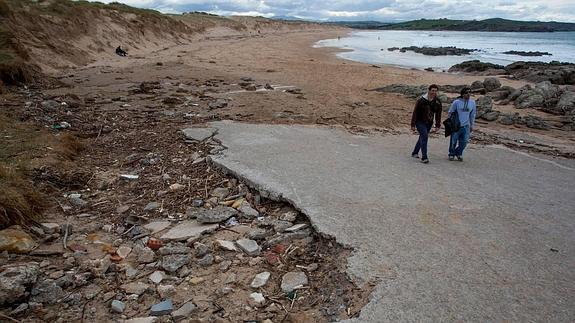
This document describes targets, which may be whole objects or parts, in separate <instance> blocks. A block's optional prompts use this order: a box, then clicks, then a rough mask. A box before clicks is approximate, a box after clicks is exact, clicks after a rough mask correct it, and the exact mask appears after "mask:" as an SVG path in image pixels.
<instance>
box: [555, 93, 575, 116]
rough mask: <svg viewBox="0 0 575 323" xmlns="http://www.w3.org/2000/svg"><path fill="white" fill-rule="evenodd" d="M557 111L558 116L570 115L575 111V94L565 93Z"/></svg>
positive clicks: (560, 99)
mask: <svg viewBox="0 0 575 323" xmlns="http://www.w3.org/2000/svg"><path fill="white" fill-rule="evenodd" d="M555 110H556V111H557V113H558V114H569V113H570V112H571V111H575V92H571V91H565V92H563V94H562V95H561V97H560V98H559V102H558V103H557V106H556V108H555Z"/></svg>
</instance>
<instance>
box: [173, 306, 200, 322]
mask: <svg viewBox="0 0 575 323" xmlns="http://www.w3.org/2000/svg"><path fill="white" fill-rule="evenodd" d="M197 309H198V307H197V306H196V305H195V304H194V303H192V302H187V303H185V304H184V305H182V306H181V307H180V308H179V309H178V310H177V311H174V313H172V318H173V319H174V321H176V322H179V321H181V320H184V319H186V318H188V317H190V315H192V313H193V312H195V311H196V310H197Z"/></svg>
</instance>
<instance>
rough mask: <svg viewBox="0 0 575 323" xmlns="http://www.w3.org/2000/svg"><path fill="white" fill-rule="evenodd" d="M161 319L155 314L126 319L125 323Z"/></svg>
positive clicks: (153, 322) (149, 321) (144, 322)
mask: <svg viewBox="0 0 575 323" xmlns="http://www.w3.org/2000/svg"><path fill="white" fill-rule="evenodd" d="M158 321H159V318H157V317H154V316H148V317H136V318H133V319H129V320H125V321H124V323H156V322H158Z"/></svg>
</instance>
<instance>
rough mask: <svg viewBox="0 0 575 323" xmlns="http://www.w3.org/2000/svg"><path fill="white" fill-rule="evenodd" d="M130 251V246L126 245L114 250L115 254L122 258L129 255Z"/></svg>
mask: <svg viewBox="0 0 575 323" xmlns="http://www.w3.org/2000/svg"><path fill="white" fill-rule="evenodd" d="M130 252H132V248H130V247H128V246H121V247H120V248H118V250H116V254H117V255H118V256H120V257H122V259H125V258H127V257H128V255H130Z"/></svg>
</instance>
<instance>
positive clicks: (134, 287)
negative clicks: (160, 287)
mask: <svg viewBox="0 0 575 323" xmlns="http://www.w3.org/2000/svg"><path fill="white" fill-rule="evenodd" d="M149 287H150V285H148V284H145V283H142V282H134V283H128V284H124V285H121V286H120V288H121V289H122V290H124V291H125V292H126V293H127V294H136V295H142V294H143V293H144V292H145V291H146V290H147V289H148V288H149Z"/></svg>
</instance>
